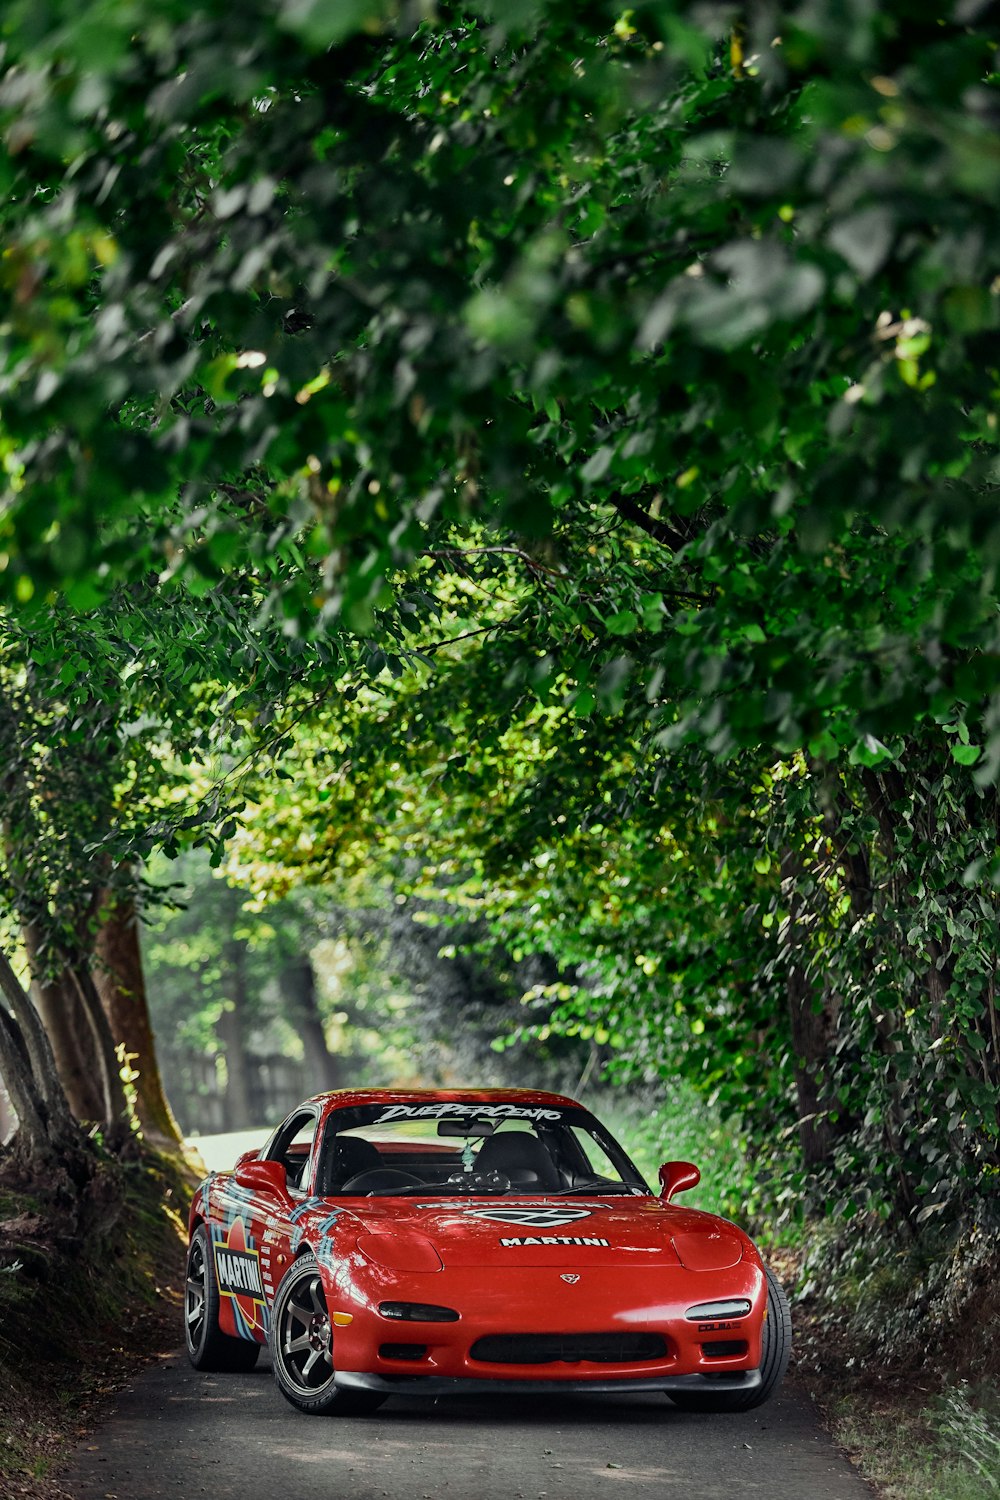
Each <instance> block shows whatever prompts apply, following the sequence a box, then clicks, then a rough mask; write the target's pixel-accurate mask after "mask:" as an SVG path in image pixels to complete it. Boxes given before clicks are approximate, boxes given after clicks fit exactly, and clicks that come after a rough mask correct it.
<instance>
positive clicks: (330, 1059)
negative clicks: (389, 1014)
mask: <svg viewBox="0 0 1000 1500" xmlns="http://www.w3.org/2000/svg"><path fill="white" fill-rule="evenodd" d="M279 983H280V986H281V991H282V994H283V995H284V997H285V1000H286V1001H287V1004H288V1018H289V1020H290V1021H291V1022H292V1025H293V1026H294V1027H295V1029H296V1031H297V1032H298V1034H299V1036H300V1037H301V1038H302V1045H303V1046H304V1048H305V1055H306V1067H307V1069H308V1070H309V1076H310V1077H311V1080H312V1087H313V1088H314V1089H315V1091H316V1092H317V1093H323V1092H324V1091H325V1090H326V1089H336V1088H340V1086H341V1084H342V1082H343V1078H342V1074H341V1067H340V1059H339V1058H338V1057H336V1056H334V1054H333V1053H332V1052H331V1051H330V1049H329V1047H328V1046H327V1044H326V1033H325V1032H324V1030H323V1021H322V1018H321V1017H320V1013H319V1006H318V1005H317V1003H316V974H315V971H314V970H313V966H312V964H311V962H310V960H309V958H308V957H306V958H301V959H299V960H298V962H296V963H291V964H289V965H288V967H287V968H286V969H284V970H283V971H282V973H281V976H280V979H279Z"/></svg>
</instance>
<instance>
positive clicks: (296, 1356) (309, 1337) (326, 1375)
mask: <svg viewBox="0 0 1000 1500" xmlns="http://www.w3.org/2000/svg"><path fill="white" fill-rule="evenodd" d="M270 1348H271V1364H272V1366H273V1368H274V1379H275V1383H276V1385H277V1387H278V1390H279V1391H280V1392H281V1394H282V1395H283V1396H284V1398H285V1400H286V1401H290V1402H291V1404H292V1405H293V1406H294V1407H297V1409H298V1410H299V1411H301V1412H305V1413H306V1415H307V1416H310V1417H327V1416H333V1415H336V1416H361V1415H363V1414H364V1413H365V1412H370V1411H376V1410H377V1408H378V1407H380V1406H381V1405H382V1403H383V1401H385V1399H386V1398H385V1396H382V1395H379V1394H378V1393H377V1392H375V1391H345V1390H338V1389H337V1372H336V1368H335V1366H334V1362H333V1356H334V1349H333V1325H332V1324H331V1322H330V1316H329V1313H328V1312H327V1307H326V1297H325V1295H324V1292H323V1281H322V1278H321V1277H320V1274H319V1266H318V1265H317V1263H316V1257H315V1255H313V1254H312V1252H311V1251H308V1250H307V1251H305V1252H304V1253H303V1254H302V1255H300V1256H299V1258H298V1260H296V1261H295V1262H294V1264H293V1265H291V1266H289V1268H288V1270H287V1271H286V1272H285V1275H284V1277H283V1278H282V1281H281V1285H280V1286H279V1287H278V1290H277V1293H276V1295H275V1298H274V1307H273V1308H272V1309H271V1333H270Z"/></svg>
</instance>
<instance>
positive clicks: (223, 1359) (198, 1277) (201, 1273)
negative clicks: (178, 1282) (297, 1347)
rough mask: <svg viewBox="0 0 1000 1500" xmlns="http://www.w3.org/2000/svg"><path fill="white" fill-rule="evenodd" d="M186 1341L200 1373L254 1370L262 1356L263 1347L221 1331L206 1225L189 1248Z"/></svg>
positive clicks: (185, 1291)
mask: <svg viewBox="0 0 1000 1500" xmlns="http://www.w3.org/2000/svg"><path fill="white" fill-rule="evenodd" d="M184 1342H185V1344H186V1345H187V1352H188V1359H189V1360H190V1361H191V1363H192V1364H193V1365H194V1367H195V1369H196V1370H227V1371H230V1372H231V1373H234V1372H237V1371H240V1370H252V1369H253V1367H254V1365H255V1364H256V1363H257V1356H258V1354H259V1353H260V1345H259V1344H256V1343H251V1342H250V1340H249V1339H232V1338H230V1337H229V1336H228V1334H225V1333H223V1332H222V1330H221V1329H220V1328H219V1287H218V1283H217V1282H216V1279H215V1266H214V1264H213V1262H212V1249H211V1244H210V1242H209V1237H208V1230H207V1229H206V1228H205V1226H204V1224H199V1225H198V1227H197V1229H196V1230H195V1232H194V1234H193V1235H192V1236H191V1243H190V1245H189V1246H188V1257H187V1278H186V1281H185V1287H184Z"/></svg>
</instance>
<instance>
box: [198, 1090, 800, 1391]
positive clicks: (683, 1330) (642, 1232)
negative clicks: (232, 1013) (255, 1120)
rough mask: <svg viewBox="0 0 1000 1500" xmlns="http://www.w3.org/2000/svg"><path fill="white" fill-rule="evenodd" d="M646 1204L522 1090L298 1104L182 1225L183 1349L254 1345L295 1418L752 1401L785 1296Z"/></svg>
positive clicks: (581, 1134) (666, 1171) (568, 1114)
mask: <svg viewBox="0 0 1000 1500" xmlns="http://www.w3.org/2000/svg"><path fill="white" fill-rule="evenodd" d="M698 1179H699V1172H698V1169H697V1167H694V1166H692V1165H691V1164H690V1163H689V1162H682V1161H671V1162H667V1164H666V1165H665V1166H663V1167H661V1168H660V1184H661V1189H660V1193H659V1196H656V1195H654V1194H653V1193H652V1192H651V1191H650V1189H649V1187H648V1186H647V1184H646V1183H645V1182H644V1181H643V1179H642V1177H641V1175H640V1173H639V1172H638V1170H637V1169H636V1167H635V1166H634V1165H633V1163H632V1162H631V1161H630V1160H629V1158H628V1156H627V1155H626V1154H625V1152H624V1151H623V1150H622V1148H621V1146H619V1145H618V1143H617V1142H616V1141H615V1140H614V1138H613V1137H612V1136H611V1135H609V1133H608V1132H607V1130H605V1129H604V1127H603V1126H602V1125H601V1124H599V1123H598V1121H597V1120H596V1119H595V1118H594V1116H593V1115H591V1114H590V1113H589V1112H588V1111H587V1110H586V1109H584V1108H582V1107H581V1106H580V1105H579V1104H575V1103H574V1102H573V1100H572V1099H566V1098H563V1097H562V1096H561V1095H559V1094H548V1093H538V1092H535V1091H533V1090H526V1089H459V1090H443V1089H424V1090H419V1089H406V1090H403V1089H352V1090H340V1091H338V1092H335V1093H330V1094H320V1095H317V1097H316V1098H314V1099H310V1100H308V1101H307V1102H306V1103H305V1104H303V1105H302V1106H301V1107H300V1108H299V1109H296V1110H295V1111H294V1112H293V1113H292V1114H290V1115H289V1116H288V1118H287V1119H286V1120H285V1121H284V1122H283V1123H282V1124H281V1125H279V1126H278V1128H277V1130H276V1131H275V1132H274V1134H273V1135H272V1136H271V1138H270V1140H269V1141H268V1143H267V1145H266V1146H264V1147H263V1149H262V1150H261V1151H259V1152H256V1153H250V1154H248V1155H246V1156H243V1157H241V1158H240V1159H239V1161H238V1162H237V1163H236V1166H235V1168H234V1170H233V1171H232V1172H227V1173H216V1174H213V1175H211V1176H209V1177H207V1178H206V1179H205V1181H204V1182H203V1183H202V1184H201V1186H200V1187H199V1189H198V1191H197V1193H196V1194H195V1199H194V1203H193V1204H192V1208H191V1223H190V1249H189V1251H188V1265H187V1292H186V1298H185V1332H186V1336H187V1347H188V1353H189V1355H190V1358H191V1362H192V1364H194V1365H195V1367H196V1368H197V1369H200V1370H246V1369H249V1368H250V1367H251V1366H252V1365H253V1364H254V1362H255V1360H256V1358H257V1354H258V1351H259V1349H260V1346H261V1345H262V1344H264V1343H268V1344H269V1345H270V1350H271V1359H272V1363H273V1367H274V1375H275V1379H276V1381H277V1383H278V1387H279V1389H280V1390H281V1392H282V1394H283V1395H284V1396H286V1397H287V1399H288V1400H289V1401H290V1402H291V1403H292V1404H293V1406H297V1407H298V1408H299V1410H300V1411H304V1412H310V1413H316V1414H325V1413H328V1412H361V1411H371V1410H373V1409H374V1408H375V1407H377V1406H380V1405H381V1403H382V1402H383V1401H384V1400H385V1399H386V1397H388V1396H392V1395H404V1394H405V1395H426V1396H442V1395H450V1394H469V1393H474V1392H479V1391H481V1392H484V1393H485V1392H489V1393H515V1392H520V1393H524V1392H525V1391H533V1390H545V1391H555V1392H569V1391H665V1392H666V1393H667V1395H668V1396H669V1397H670V1399H671V1400H672V1401H673V1402H675V1403H676V1405H678V1406H681V1407H684V1408H687V1409H691V1410H697V1411H743V1410H745V1409H746V1408H748V1407H751V1406H757V1405H759V1404H760V1403H761V1402H762V1401H766V1400H767V1398H768V1397H769V1396H770V1395H772V1394H773V1392H774V1390H775V1389H776V1387H777V1386H778V1384H779V1382H780V1381H781V1378H782V1376H783V1374H784V1372H785V1366H786V1365H787V1363H788V1352H789V1345H790V1340H791V1324H790V1319H789V1313H788V1303H787V1301H786V1300H785V1296H784V1293H783V1292H782V1290H781V1287H780V1286H779V1284H778V1282H777V1281H776V1280H775V1278H774V1277H773V1275H772V1274H771V1272H770V1271H769V1270H768V1269H767V1267H766V1266H764V1265H763V1264H762V1262H761V1258H760V1256H759V1254H758V1252H757V1250H756V1249H755V1248H754V1245H753V1243H752V1242H751V1240H749V1239H748V1238H747V1236H746V1235H745V1234H744V1233H743V1231H742V1230H740V1229H737V1228H736V1226H735V1225H733V1224H730V1223H728V1222H727V1221H726V1220H725V1219H719V1218H716V1217H715V1215H713V1214H707V1213H699V1212H697V1211H696V1210H694V1209H690V1208H682V1207H679V1206H677V1205H675V1204H674V1203H672V1202H671V1199H672V1198H673V1197H674V1195H675V1194H676V1193H678V1192H681V1191H682V1190H683V1189H685V1188H690V1187H694V1185H695V1184H696V1183H697V1182H698Z"/></svg>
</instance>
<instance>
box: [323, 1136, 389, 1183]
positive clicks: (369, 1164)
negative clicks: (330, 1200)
mask: <svg viewBox="0 0 1000 1500" xmlns="http://www.w3.org/2000/svg"><path fill="white" fill-rule="evenodd" d="M383 1166H385V1163H384V1161H383V1160H382V1158H381V1156H380V1155H379V1153H378V1150H377V1148H376V1147H375V1146H373V1145H372V1143H371V1141H366V1140H363V1139H362V1137H361V1136H359V1135H335V1136H334V1137H333V1139H332V1140H331V1141H328V1142H327V1143H326V1148H325V1150H324V1152H323V1161H322V1163H321V1165H320V1170H319V1182H318V1185H317V1190H318V1192H319V1193H320V1195H321V1196H325V1195H327V1194H328V1193H336V1192H337V1191H338V1189H340V1188H341V1187H343V1185H344V1183H345V1182H349V1181H350V1179H351V1178H352V1177H357V1175H358V1174H359V1172H374V1171H377V1170H378V1168H379V1167H383Z"/></svg>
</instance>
